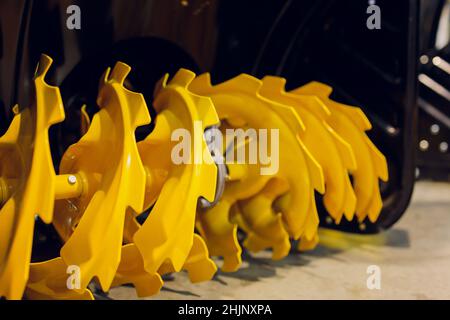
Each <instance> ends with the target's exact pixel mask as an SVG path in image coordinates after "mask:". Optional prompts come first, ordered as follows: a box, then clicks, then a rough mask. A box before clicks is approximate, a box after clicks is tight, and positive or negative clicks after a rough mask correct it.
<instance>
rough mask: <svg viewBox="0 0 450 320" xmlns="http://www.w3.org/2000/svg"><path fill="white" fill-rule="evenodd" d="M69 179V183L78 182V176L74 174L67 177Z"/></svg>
mask: <svg viewBox="0 0 450 320" xmlns="http://www.w3.org/2000/svg"><path fill="white" fill-rule="evenodd" d="M67 181H68V182H69V184H75V183H77V177H75V176H74V175H70V176H68V177H67Z"/></svg>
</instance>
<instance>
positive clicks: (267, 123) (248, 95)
mask: <svg viewBox="0 0 450 320" xmlns="http://www.w3.org/2000/svg"><path fill="white" fill-rule="evenodd" d="M261 85H262V83H261V81H260V80H258V79H256V78H253V77H251V76H249V75H245V74H242V75H240V76H238V77H235V78H233V79H231V80H229V81H226V82H224V83H221V84H218V85H215V86H212V85H211V83H210V79H209V74H204V75H201V76H199V77H197V78H196V79H195V80H194V81H193V82H192V84H191V85H190V89H192V90H193V91H194V92H196V93H198V94H201V95H206V96H210V97H211V98H212V100H213V102H214V105H215V107H216V110H217V112H218V114H219V117H220V118H221V120H222V121H226V122H227V123H228V124H229V125H230V126H231V127H233V128H242V129H244V130H245V129H248V128H254V129H269V130H270V129H278V130H279V137H280V138H279V155H280V161H279V169H278V171H277V172H274V173H272V174H268V175H261V172H260V171H259V170H255V169H261V167H262V166H261V163H258V164H257V165H256V166H255V165H251V164H246V166H247V169H249V168H251V167H256V168H253V169H252V170H253V174H252V175H245V178H242V179H240V180H237V181H232V182H230V183H227V185H226V188H225V192H224V195H223V199H222V200H221V201H220V202H219V204H218V205H217V206H216V208H213V209H211V210H210V211H212V212H217V211H219V212H217V213H218V214H220V221H221V223H223V224H222V225H220V224H219V223H216V222H214V217H215V215H214V214H213V213H211V212H210V214H207V215H202V214H201V213H200V217H199V220H198V221H199V223H198V224H199V227H198V228H199V230H200V232H201V233H202V235H203V236H204V237H205V238H206V241H207V243H208V245H210V247H209V248H210V251H211V252H212V253H213V254H214V253H218V254H219V255H222V256H223V257H224V258H225V264H224V266H226V270H234V269H236V268H237V267H238V264H239V263H240V260H239V259H238V258H237V254H239V252H240V251H239V250H240V249H239V248H238V247H237V244H236V240H235V239H236V236H235V235H233V233H235V232H236V228H233V227H232V226H230V225H229V224H227V223H226V220H227V218H228V219H231V217H230V210H231V209H232V208H233V206H234V204H235V202H236V201H238V200H242V199H244V198H240V197H239V196H241V195H240V193H242V190H249V188H247V184H244V183H243V182H244V181H245V182H247V181H248V182H249V186H253V188H254V189H257V190H255V192H254V193H253V194H249V195H247V198H246V200H245V201H241V202H239V203H238V206H239V208H238V209H239V210H236V214H235V215H234V217H233V220H234V221H235V222H240V227H242V228H243V229H244V230H245V231H247V233H248V237H247V240H246V243H245V245H246V246H247V247H248V248H249V249H250V250H254V251H259V250H262V249H264V248H272V249H273V258H276V259H278V258H281V257H283V256H285V255H286V254H287V253H288V252H289V248H290V244H289V236H291V237H293V238H294V239H298V238H299V237H300V236H305V237H306V238H307V239H311V240H312V239H313V238H314V237H315V234H316V232H317V226H318V223H319V221H318V215H317V211H316V207H315V202H314V189H316V190H318V191H319V192H324V181H323V174H322V169H321V167H320V165H319V164H318V163H317V161H316V160H315V159H314V158H313V157H312V155H311V154H310V153H309V151H308V150H307V149H306V147H305V146H304V144H303V142H302V141H301V139H300V137H299V132H301V131H302V130H304V126H303V123H302V122H301V120H300V118H299V117H298V116H297V114H296V113H295V111H294V110H293V108H291V107H289V106H285V105H282V104H279V103H276V102H273V101H271V100H268V99H265V98H264V97H262V96H261V95H260V94H259V90H260V88H261ZM268 143H269V146H268V149H269V150H270V143H272V141H270V139H268ZM230 165H231V164H230V163H229V161H227V166H229V167H230ZM239 171H240V174H242V173H244V172H245V170H243V169H242V168H241V169H239V170H238V172H239ZM247 174H248V173H247ZM272 179H273V181H272V182H271V184H270V185H269V186H268V188H267V190H264V192H262V193H261V194H260V195H257V196H256V197H254V196H255V195H256V193H258V192H259V191H261V190H262V189H263V188H264V186H265V185H266V184H267V183H269V180H272ZM257 181H260V182H261V181H262V182H263V183H257ZM256 187H259V188H256ZM232 188H234V189H236V190H235V191H234V192H233V191H231V190H232ZM275 199H277V200H276V201H274V200H275ZM281 199H282V200H281ZM224 200H225V201H224ZM272 202H275V203H278V204H279V206H278V208H277V209H278V210H277V211H276V212H275V211H274V210H272ZM280 213H281V215H280ZM227 216H228V217H227ZM281 222H282V223H281ZM220 234H226V239H227V240H226V243H223V241H221V240H220ZM221 246H222V247H223V248H221ZM227 258H228V259H229V260H228V261H227Z"/></svg>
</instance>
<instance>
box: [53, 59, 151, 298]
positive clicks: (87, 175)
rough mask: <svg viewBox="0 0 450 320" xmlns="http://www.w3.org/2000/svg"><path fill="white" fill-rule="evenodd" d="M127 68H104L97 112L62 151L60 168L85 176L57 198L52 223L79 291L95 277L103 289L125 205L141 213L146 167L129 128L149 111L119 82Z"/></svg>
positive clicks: (112, 270)
mask: <svg viewBox="0 0 450 320" xmlns="http://www.w3.org/2000/svg"><path fill="white" fill-rule="evenodd" d="M129 71H130V67H129V66H127V65H126V64H124V63H121V62H118V63H117V64H116V65H115V67H114V68H113V70H112V71H111V73H110V71H109V69H108V70H107V71H106V72H105V74H104V77H103V81H102V83H101V84H100V91H99V96H98V99H97V103H98V105H99V107H100V111H99V112H97V113H96V114H95V115H94V117H93V119H92V123H91V125H90V126H89V129H88V131H87V132H86V134H85V135H84V136H83V137H82V138H81V139H80V140H79V141H78V142H77V143H75V144H73V145H72V146H70V147H69V149H68V150H67V151H66V153H65V154H64V156H63V158H62V161H61V165H60V171H61V172H62V173H73V174H78V175H79V176H81V177H82V179H83V180H84V184H83V185H84V186H85V187H86V188H85V190H83V194H82V195H81V196H80V197H78V198H73V199H68V200H65V199H64V200H58V201H57V202H56V209H57V211H56V214H55V219H54V225H55V228H56V229H57V230H58V232H59V234H60V235H61V237H62V238H63V239H64V240H65V241H66V243H65V244H64V246H63V247H62V249H61V257H62V259H63V260H64V262H65V264H66V265H76V266H79V268H80V272H81V275H82V278H81V285H80V288H81V289H80V290H84V289H85V288H86V287H87V285H88V284H89V282H90V281H91V280H92V278H93V277H94V276H96V277H97V278H98V280H99V283H100V285H101V287H102V289H103V290H104V291H107V290H108V289H109V287H110V286H111V283H112V281H113V279H114V276H115V274H116V271H117V269H118V267H119V263H120V258H121V250H122V241H123V228H124V222H125V214H126V212H127V210H132V211H134V212H142V211H143V204H144V192H145V185H146V172H145V169H144V166H143V165H142V162H141V159H140V157H139V153H138V149H137V145H136V140H135V137H134V131H135V130H136V128H137V127H138V126H141V125H145V124H148V123H149V122H150V116H149V113H148V109H147V106H146V103H145V100H144V97H143V96H142V94H139V93H135V92H131V91H129V90H128V89H126V88H125V87H124V86H123V82H124V80H125V78H126V76H127V75H128V73H129Z"/></svg>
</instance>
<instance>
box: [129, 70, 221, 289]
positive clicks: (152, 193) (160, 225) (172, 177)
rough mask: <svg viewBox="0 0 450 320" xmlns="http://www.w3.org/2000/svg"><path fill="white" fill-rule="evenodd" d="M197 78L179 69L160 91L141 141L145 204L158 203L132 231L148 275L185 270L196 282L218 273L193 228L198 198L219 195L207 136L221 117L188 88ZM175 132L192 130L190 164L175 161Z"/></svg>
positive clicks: (160, 87)
mask: <svg viewBox="0 0 450 320" xmlns="http://www.w3.org/2000/svg"><path fill="white" fill-rule="evenodd" d="M194 77H195V74H194V73H192V72H191V71H188V70H185V69H180V70H179V71H178V72H177V73H176V74H175V75H174V77H173V78H172V80H171V81H170V82H168V75H166V76H164V77H163V78H162V79H161V81H160V82H159V84H158V85H157V87H156V89H155V98H154V103H153V105H154V107H155V109H156V111H157V118H156V120H155V129H154V131H153V132H152V133H151V134H150V135H149V136H147V138H146V139H144V140H143V141H141V142H139V143H138V148H139V153H140V156H141V158H142V162H143V163H144V165H145V167H146V171H147V181H148V183H147V188H146V193H145V207H146V208H148V207H150V206H152V205H153V207H152V210H151V213H150V215H149V216H148V218H147V219H146V220H145V222H144V223H143V224H142V226H141V227H140V228H138V229H137V228H136V227H133V228H134V229H137V230H134V231H132V232H130V233H132V234H133V232H134V234H133V236H132V240H133V242H134V243H135V245H136V247H137V248H138V250H139V252H140V253H141V255H142V257H143V263H144V268H145V270H146V271H147V272H148V273H149V274H151V275H156V274H157V273H165V272H169V271H170V272H172V271H174V272H178V271H180V270H181V269H182V268H184V269H186V270H187V271H188V273H189V277H190V278H191V280H193V281H195V282H197V281H203V280H209V279H211V278H212V276H213V275H214V273H215V272H216V266H215V264H214V262H213V261H212V260H210V259H209V257H208V251H207V247H206V245H205V244H204V242H203V240H202V239H201V238H200V237H198V236H196V235H195V234H194V228H195V215H196V209H197V201H198V199H199V198H200V197H203V198H205V199H207V200H208V201H213V200H214V196H215V190H216V187H215V186H216V178H217V167H216V165H215V164H214V161H213V159H212V157H211V154H210V152H209V149H208V146H207V145H206V142H205V139H204V136H203V134H204V131H205V129H206V128H208V127H211V126H214V125H217V124H218V123H219V119H218V117H217V113H216V111H215V109H214V106H213V104H212V102H211V100H210V99H209V98H207V97H202V96H198V95H196V94H193V93H192V92H190V90H188V86H189V84H190V83H191V81H192V80H193V79H194ZM180 130H181V131H180ZM174 132H184V133H187V132H188V133H189V134H190V138H191V139H189V140H190V141H188V142H191V143H190V144H188V145H186V149H185V150H184V151H185V152H188V153H189V159H188V160H189V161H187V162H186V163H175V162H174V159H173V152H176V151H174V150H177V148H176V146H177V145H179V142H177V141H176V139H172V134H173V133H174ZM183 142H186V141H183ZM131 225H133V224H131ZM155 290H159V288H155V289H154V291H155Z"/></svg>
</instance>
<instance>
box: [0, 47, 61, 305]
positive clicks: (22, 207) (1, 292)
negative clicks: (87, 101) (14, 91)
mask: <svg viewBox="0 0 450 320" xmlns="http://www.w3.org/2000/svg"><path fill="white" fill-rule="evenodd" d="M51 63H52V59H51V58H50V57H48V56H46V55H42V56H41V59H40V61H39V64H38V67H37V69H36V74H35V78H34V87H35V93H36V96H35V101H34V102H33V104H32V105H31V106H30V107H28V108H24V109H23V110H20V111H18V110H17V108H16V115H15V117H14V119H13V121H12V123H11V125H10V127H9V129H8V131H7V132H6V133H5V135H4V136H3V137H1V138H0V158H1V159H2V164H1V174H2V177H6V178H8V179H10V180H15V183H14V184H13V185H14V190H11V191H10V193H11V196H10V197H9V199H7V200H6V202H5V204H4V205H3V207H2V208H1V211H0V296H3V297H6V298H8V299H20V298H21V297H22V294H23V291H24V289H25V284H26V281H27V279H28V274H29V264H30V259H31V248H32V242H33V229H34V221H35V216H36V215H38V216H39V217H40V218H41V219H42V220H43V221H44V222H46V223H50V222H51V220H52V216H53V204H54V194H55V180H56V177H55V170H54V167H53V162H52V158H51V153H50V145H49V140H48V129H49V127H50V126H51V125H53V124H55V123H58V122H61V121H63V120H64V108H63V104H62V99H61V96H60V93H59V89H58V88H57V87H54V86H50V85H48V84H47V83H46V82H45V76H46V74H47V72H48V70H49V68H50V66H51ZM13 162H15V163H13ZM10 170H11V171H10ZM42 190H45V194H42V192H41V191H42Z"/></svg>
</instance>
